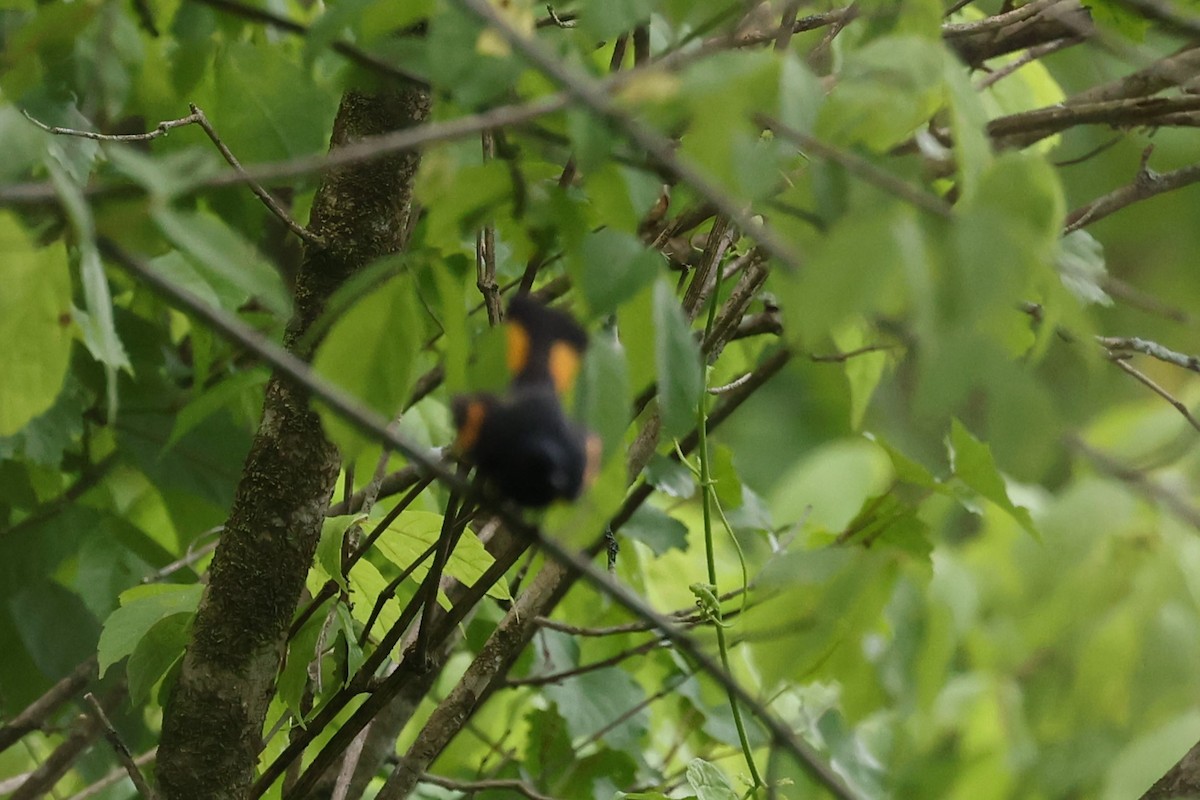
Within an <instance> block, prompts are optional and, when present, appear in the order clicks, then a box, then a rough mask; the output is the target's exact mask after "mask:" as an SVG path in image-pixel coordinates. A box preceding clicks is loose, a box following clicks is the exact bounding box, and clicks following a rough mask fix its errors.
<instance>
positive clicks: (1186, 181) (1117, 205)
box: [1063, 163, 1200, 233]
mask: <svg viewBox="0 0 1200 800" xmlns="http://www.w3.org/2000/svg"><path fill="white" fill-rule="evenodd" d="M1198 181H1200V164H1192V165H1191V166H1190V167H1181V168H1179V169H1176V170H1171V171H1170V172H1163V173H1159V172H1154V171H1153V170H1151V169H1149V168H1147V167H1146V166H1145V164H1144V163H1143V165H1142V168H1141V169H1139V170H1138V173H1137V176H1136V177H1135V178H1134V179H1133V181H1132V182H1131V183H1129V184H1127V185H1125V186H1122V187H1121V188H1119V189H1116V190H1114V191H1112V192H1109V193H1108V194H1106V195H1104V196H1103V197H1098V198H1096V199H1095V200H1093V201H1091V202H1090V203H1088V204H1087V205H1084V206H1080V207H1079V208H1077V209H1075V210H1074V211H1072V212H1071V213H1070V214H1068V215H1067V222H1066V226H1065V227H1064V229H1063V233H1071V232H1072V231H1077V230H1079V229H1080V228H1083V227H1086V226H1088V225H1091V224H1092V223H1093V222H1096V221H1097V220H1101V219H1104V218H1105V217H1107V216H1109V215H1110V214H1113V213H1116V212H1117V211H1120V210H1121V209H1123V208H1125V207H1127V206H1131V205H1133V204H1134V203H1137V202H1140V201H1142V200H1147V199H1149V198H1151V197H1155V196H1157V195H1160V194H1165V193H1166V192H1171V191H1174V190H1175V189H1181V188H1183V187H1184V186H1190V185H1191V184H1193V183H1196V182H1198Z"/></svg>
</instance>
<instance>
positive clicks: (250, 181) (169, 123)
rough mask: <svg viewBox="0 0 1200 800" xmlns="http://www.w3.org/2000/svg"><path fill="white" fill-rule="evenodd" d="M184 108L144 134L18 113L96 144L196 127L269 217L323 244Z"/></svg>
mask: <svg viewBox="0 0 1200 800" xmlns="http://www.w3.org/2000/svg"><path fill="white" fill-rule="evenodd" d="M188 107H189V108H190V109H191V110H192V113H191V114H189V115H187V116H186V117H180V118H179V119H168V120H163V121H162V122H160V123H158V125H156V126H155V127H154V128H153V130H150V131H147V132H145V133H96V132H94V131H82V130H76V129H74V128H61V127H58V126H52V125H47V124H45V123H44V122H40V121H38V120H36V119H34V118H33V117H32V116H31V115H30V114H29V112H28V111H22V112H21V113H22V114H24V115H25V118H26V119H28V120H29V121H30V122H32V123H33V124H34V125H36V126H38V127H39V128H41V129H42V130H44V131H46V132H47V133H52V134H55V135H56V136H74V137H77V138H80V139H92V140H95V141H98V142H145V141H149V140H151V139H158V138H161V137H163V136H166V135H167V134H168V133H169V132H171V131H172V130H174V129H175V128H182V127H183V126H185V125H197V126H199V127H200V129H201V130H202V131H204V134H205V135H206V136H207V137H208V138H209V140H210V141H211V142H212V143H213V146H215V147H216V148H217V152H219V153H220V154H221V157H222V158H224V159H225V161H226V162H227V163H228V164H229V166H231V167H233V169H234V171H235V172H236V173H237V174H238V175H239V176H240V177H241V179H242V181H243V182H244V183H245V184H246V185H247V186H248V187H250V191H252V192H254V196H255V197H257V198H258V199H259V200H261V201H262V203H263V205H265V206H266V207H267V209H268V210H269V211H270V212H271V213H272V214H274V215H275V216H276V217H278V218H279V221H280V222H282V223H283V224H284V225H285V226H286V227H287V229H288V230H289V231H291V232H292V233H294V234H296V235H297V236H299V237H300V238H301V239H303V240H304V241H306V242H308V243H310V244H315V245H322V244H324V242H323V240H322V239H321V237H320V236H317V235H316V234H315V233H312V232H311V231H309V230H308V229H307V228H305V227H304V226H302V225H300V224H299V223H298V222H296V221H295V220H294V219H292V217H291V215H290V214H288V213H287V211H285V210H284V208H283V206H281V205H280V204H279V202H278V201H277V200H276V199H275V198H274V197H272V196H271V194H270V192H268V191H267V190H266V189H264V188H263V187H262V185H261V184H259V183H258V182H257V181H255V180H254V178H252V177H251V176H250V175H248V174H247V173H246V170H245V168H243V167H242V165H241V162H239V161H238V160H237V156H235V155H234V154H233V151H231V150H230V149H229V148H228V147H227V146H226V145H225V143H224V142H223V141H221V137H220V136H219V135H218V134H217V131H216V129H215V128H213V126H212V123H211V122H209V121H208V117H206V116H205V115H204V112H203V111H202V110H200V107H199V106H197V105H196V104H195V103H189V104H188Z"/></svg>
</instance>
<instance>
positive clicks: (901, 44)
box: [817, 35, 944, 153]
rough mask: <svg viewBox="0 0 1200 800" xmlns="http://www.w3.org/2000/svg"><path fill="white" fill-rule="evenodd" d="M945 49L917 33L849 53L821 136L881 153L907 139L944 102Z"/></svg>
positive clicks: (884, 39) (825, 111)
mask: <svg viewBox="0 0 1200 800" xmlns="http://www.w3.org/2000/svg"><path fill="white" fill-rule="evenodd" d="M943 53H944V50H943V49H942V48H941V47H937V46H934V45H932V44H931V43H930V42H929V41H928V40H927V39H924V38H922V37H919V36H911V35H888V36H880V37H879V38H877V39H873V40H872V41H870V42H868V43H867V44H866V45H864V46H863V47H861V48H859V49H857V50H854V49H851V50H849V51H848V52H846V53H845V64H844V66H843V67H842V69H841V71H840V74H839V75H838V81H837V86H836V87H835V88H834V90H833V91H832V92H831V93H830V94H829V97H828V98H826V100H825V104H824V105H823V106H822V107H821V114H820V118H819V120H818V125H817V131H818V135H819V136H820V138H822V139H824V140H826V141H829V142H836V143H838V145H839V146H843V147H844V146H847V145H852V144H863V145H865V146H867V147H868V148H870V149H871V150H874V151H875V152H878V153H881V152H885V151H887V150H888V149H890V148H892V147H894V146H895V145H897V144H899V143H900V142H902V141H904V140H905V139H907V138H908V137H909V136H911V135H912V134H913V133H914V132H915V131H916V129H917V128H918V127H919V126H920V125H921V124H922V123H924V122H925V121H926V120H928V119H929V118H930V117H931V116H932V115H933V113H934V112H935V111H937V110H938V107H939V106H940V105H941V103H942V74H943V67H942V64H943V61H942V59H943Z"/></svg>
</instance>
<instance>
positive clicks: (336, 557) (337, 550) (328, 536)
mask: <svg viewBox="0 0 1200 800" xmlns="http://www.w3.org/2000/svg"><path fill="white" fill-rule="evenodd" d="M364 519H366V515H365V514H346V515H344V516H340V517H326V518H325V521H324V522H322V523H321V539H320V541H318V542H317V564H319V565H320V566H321V569H323V570H324V571H325V575H326V577H327V578H329V579H330V580H332V581H336V582H337V585H338V586H340V587H342V590H343V591H346V590H347V589H349V586H347V584H346V576H345V575H343V574H342V546H343V542H345V540H346V531H348V530H350V528H351V526H353V525H356V524H358V523H360V522H362V521H363V520H364Z"/></svg>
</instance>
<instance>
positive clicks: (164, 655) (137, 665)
mask: <svg viewBox="0 0 1200 800" xmlns="http://www.w3.org/2000/svg"><path fill="white" fill-rule="evenodd" d="M193 616H195V615H194V614H191V613H181V614H172V615H170V616H168V617H163V618H162V619H160V620H159V621H158V622H156V623H154V625H153V626H151V628H150V630H148V631H146V634H145V635H144V636H143V637H142V638H141V640H140V641H139V642H138V643H137V646H136V647H134V649H133V653H131V654H130V656H129V663H128V664H127V665H126V666H125V673H126V675H127V676H128V679H129V701H130V702H131V703H134V704H135V705H141V704H142V703H145V702H146V701H147V700H148V699H149V698H150V690H151V689H153V688H154V684H156V683H158V681H159V680H160V679H161V678H162V677H163V676H164V675H166V674H167V672H168V671H170V669H171V667H173V666H174V665H175V663H176V662H178V661H179V660H180V659H181V658H183V651H184V647H186V646H187V641H188V633H189V632H190V630H191V627H192V618H193Z"/></svg>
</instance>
